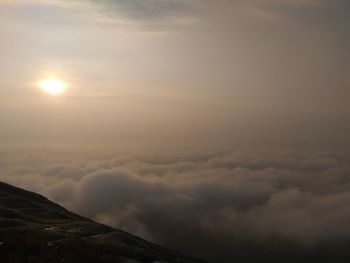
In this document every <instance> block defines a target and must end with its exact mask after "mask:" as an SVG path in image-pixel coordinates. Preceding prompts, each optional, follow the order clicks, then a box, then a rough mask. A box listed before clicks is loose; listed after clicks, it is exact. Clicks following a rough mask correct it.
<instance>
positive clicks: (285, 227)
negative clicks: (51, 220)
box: [0, 0, 350, 263]
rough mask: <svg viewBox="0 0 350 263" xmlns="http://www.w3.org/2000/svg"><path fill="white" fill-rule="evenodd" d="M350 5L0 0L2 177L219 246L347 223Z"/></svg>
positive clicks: (333, 232)
mask: <svg viewBox="0 0 350 263" xmlns="http://www.w3.org/2000/svg"><path fill="white" fill-rule="evenodd" d="M349 14H350V1H348V0H245V1H244V0H101V1H93V0H75V1H73V0H0V74H1V75H0V145H1V147H0V180H1V181H5V182H9V183H11V184H14V185H16V186H20V187H23V188H25V189H29V190H33V191H36V192H39V193H42V194H44V195H45V196H47V197H49V198H50V199H52V200H53V201H55V202H58V203H59V204H61V205H64V206H65V207H67V208H69V209H72V210H73V211H75V212H77V213H80V214H82V215H85V216H88V217H89V218H92V219H95V220H98V221H100V222H103V223H106V224H109V225H113V226H115V227H118V228H121V229H124V230H127V231H129V232H131V233H133V234H136V235H139V236H141V237H144V238H146V239H148V240H151V241H154V242H156V243H159V244H162V245H165V246H167V247H169V248H172V249H176V250H179V251H181V252H184V253H187V254H189V255H193V256H201V257H204V258H209V259H213V262H225V263H226V262H232V261H233V260H236V258H237V255H238V256H239V255H241V256H242V257H246V254H245V253H246V251H249V253H248V254H249V255H251V256H253V257H254V256H256V255H258V254H254V251H255V250H254V248H256V249H257V250H256V251H257V252H259V251H260V252H259V253H263V254H264V252H265V250H259V249H261V246H260V245H261V244H264V245H265V246H266V248H267V249H268V251H270V250H269V249H270V248H272V249H273V248H274V244H273V242H272V247H270V244H271V243H270V241H271V236H272V237H274V236H276V237H277V239H276V240H277V241H276V242H277V244H282V245H281V246H284V245H283V244H285V243H280V241H283V242H285V240H288V242H289V241H290V242H292V243H291V244H292V246H291V249H292V251H293V253H294V252H295V251H294V250H293V249H294V244H298V245H301V246H304V245H305V246H306V247H308V246H309V245H311V246H315V245H317V244H323V243H322V242H326V244H327V242H329V241H331V242H332V241H336V242H339V241H344V240H350V231H349V229H350V228H349V222H350V210H349V202H350V177H349V174H350V158H349V156H350V140H349V134H350V114H349V113H350V103H349V100H350V27H349V25H350V15H349ZM48 78H58V79H61V80H63V81H65V82H66V83H67V85H68V88H67V90H66V92H65V93H63V94H61V95H58V96H52V95H50V94H48V93H45V92H43V90H42V89H40V88H39V87H38V82H40V81H41V80H44V79H48ZM23 145H25V146H26V147H23ZM106 145H108V146H111V147H110V148H109V147H106ZM159 145H161V146H163V148H162V147H160V148H158V146H159ZM169 145H170V146H171V147H169ZM174 145H176V147H174ZM5 146H6V147H5ZM82 146H84V147H82ZM101 146H102V147H101ZM214 146H215V147H214ZM141 148H142V150H140V149H141ZM199 241H200V242H199ZM261 241H263V242H261ZM237 242H238V243H237ZM242 242H243V243H242ZM294 242H295V243H294ZM235 244H243V247H244V246H245V245H246V246H247V247H246V248H247V249H248V250H244V249H243V250H242V249H241V248H242V246H239V245H238V246H235ZM208 248H210V249H208ZM278 248H279V247H278ZM288 249H289V248H288ZM251 251H253V252H251ZM283 251H285V250H283ZM268 254H269V253H265V254H264V257H266V261H268V262H270V261H269V256H273V255H268ZM272 254H273V253H272ZM257 257H258V256H257Z"/></svg>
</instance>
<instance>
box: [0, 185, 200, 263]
mask: <svg viewBox="0 0 350 263" xmlns="http://www.w3.org/2000/svg"><path fill="white" fill-rule="evenodd" d="M17 262H21V263H23V262H31V263H40V262H50V263H56V262H66V263H67V262H68V263H70V262H71V263H73V262H81V263H84V262H86V263H89V262H97V263H98V262H101V263H102V262H103V263H109V262H111V263H112V262H113V263H114V262H121V263H123V262H124V263H135V262H150V263H151V262H153V263H160V262H164V263H165V262H169V263H172V262H174V263H196V262H197V263H198V262H202V261H200V260H196V259H191V258H187V257H184V256H182V255H180V254H179V253H177V252H173V251H170V250H167V249H164V248H162V247H160V246H158V245H155V244H152V243H150V242H147V241H145V240H143V239H141V238H138V237H135V236H132V235H130V234H128V233H126V232H123V231H120V230H117V229H114V228H111V227H108V226H105V225H102V224H98V223H96V222H93V221H91V220H89V219H86V218H84V217H81V216H79V215H76V214H74V213H71V212H69V211H67V210H66V209H64V208H63V207H61V206H59V205H57V204H55V203H53V202H51V201H49V200H48V199H46V198H45V197H43V196H41V195H39V194H36V193H32V192H29V191H25V190H23V189H20V188H17V187H13V186H11V185H8V184H5V183H1V182H0V263H17Z"/></svg>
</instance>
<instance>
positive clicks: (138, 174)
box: [0, 149, 350, 262]
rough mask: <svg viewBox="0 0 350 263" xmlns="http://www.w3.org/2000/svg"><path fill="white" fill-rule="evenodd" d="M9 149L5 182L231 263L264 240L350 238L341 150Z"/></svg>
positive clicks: (348, 189) (314, 243)
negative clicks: (106, 151)
mask: <svg viewBox="0 0 350 263" xmlns="http://www.w3.org/2000/svg"><path fill="white" fill-rule="evenodd" d="M1 156H2V158H1V160H2V162H1V170H0V174H1V177H0V178H1V180H4V181H7V182H10V183H13V184H16V185H18V186H21V187H25V188H27V189H30V190H35V191H39V192H41V193H43V194H45V195H47V196H49V197H50V198H51V199H53V200H54V201H56V202H59V203H61V204H63V205H65V206H66V207H68V208H70V209H72V210H74V211H76V212H78V213H81V214H83V215H85V216H88V217H90V218H93V219H95V220H98V221H100V222H103V223H106V224H110V225H113V226H115V227H118V228H122V229H124V230H127V231H129V232H131V233H134V234H136V235H141V236H143V237H145V238H147V239H149V240H152V241H154V242H157V243H160V244H163V245H165V246H168V247H171V248H174V249H178V250H181V251H183V252H186V253H190V254H192V255H201V256H203V255H204V256H205V257H207V258H215V259H218V260H220V259H222V261H223V262H230V261H227V260H232V259H233V258H234V257H235V256H237V255H239V254H240V253H243V252H244V251H245V252H246V251H247V250H248V248H249V249H250V250H252V251H259V246H260V245H259V244H261V242H262V241H263V244H264V246H266V249H272V250H273V249H277V251H278V249H280V247H279V246H278V245H277V247H276V244H283V247H284V249H287V250H288V249H292V250H295V249H297V250H298V249H299V250H301V251H302V249H304V248H305V249H308V248H312V247H314V248H317V247H318V246H319V245H321V244H324V243H325V242H343V241H348V240H350V231H349V227H348V222H349V220H350V210H349V209H348V203H349V201H350V179H349V176H348V175H349V172H350V162H349V160H348V159H347V158H346V157H344V156H342V155H340V154H337V153H334V152H329V151H310V150H298V151H297V150H295V151H289V152H288V151H287V152H286V151H272V150H271V151H258V150H249V151H240V150H227V149H225V150H216V151H197V152H191V151H179V152H172V153H169V152H167V151H159V150H158V151H153V152H152V151H151V152H146V153H143V152H138V153H137V152H135V153H132V152H124V153H122V152H120V153H118V152H115V153H113V154H109V155H108V157H106V155H99V154H98V152H96V153H95V154H91V153H90V154H87V153H83V152H82V153H78V152H77V153H75V154H69V155H64V154H62V152H60V151H57V152H52V151H45V150H37V151H33V150H32V151H28V152H26V151H22V152H6V151H3V152H2V154H1ZM198 240H199V241H198ZM273 240H275V241H273ZM276 242H277V243H276ZM295 246H296V247H295ZM208 247H210V248H211V249H210V250H208V249H207V248H208ZM260 249H261V247H260ZM256 253H259V252H256Z"/></svg>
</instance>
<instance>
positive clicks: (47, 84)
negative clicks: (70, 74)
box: [39, 79, 66, 95]
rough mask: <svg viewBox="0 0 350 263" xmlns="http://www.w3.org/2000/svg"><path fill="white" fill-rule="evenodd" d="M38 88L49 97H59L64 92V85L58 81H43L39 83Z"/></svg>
mask: <svg viewBox="0 0 350 263" xmlns="http://www.w3.org/2000/svg"><path fill="white" fill-rule="evenodd" d="M39 87H40V88H41V89H43V90H44V91H46V92H47V93H49V94H51V95H59V94H62V93H63V92H64V91H65V90H66V83H64V81H62V80H60V79H45V80H42V81H40V82H39Z"/></svg>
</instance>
